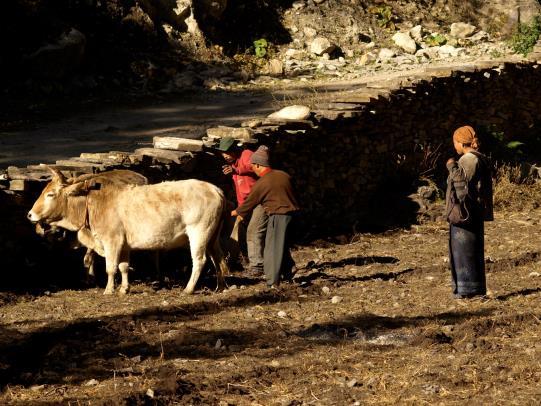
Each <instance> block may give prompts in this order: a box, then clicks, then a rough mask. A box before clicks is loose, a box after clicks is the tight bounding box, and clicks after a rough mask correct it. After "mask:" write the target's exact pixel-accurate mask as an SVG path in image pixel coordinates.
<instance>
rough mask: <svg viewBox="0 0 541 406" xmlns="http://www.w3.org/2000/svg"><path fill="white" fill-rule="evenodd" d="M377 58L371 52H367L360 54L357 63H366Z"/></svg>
mask: <svg viewBox="0 0 541 406" xmlns="http://www.w3.org/2000/svg"><path fill="white" fill-rule="evenodd" d="M376 59H377V57H376V55H374V54H373V53H372V52H368V53H366V54H363V55H361V57H360V58H359V59H358V60H357V63H358V64H359V65H361V66H364V65H368V64H369V63H372V62H374V61H375V60H376Z"/></svg>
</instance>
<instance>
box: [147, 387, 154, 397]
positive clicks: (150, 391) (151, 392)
mask: <svg viewBox="0 0 541 406" xmlns="http://www.w3.org/2000/svg"><path fill="white" fill-rule="evenodd" d="M146 395H147V396H148V397H149V398H151V399H152V398H153V397H154V390H153V389H150V388H148V390H147V393H146Z"/></svg>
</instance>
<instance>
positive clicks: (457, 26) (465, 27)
mask: <svg viewBox="0 0 541 406" xmlns="http://www.w3.org/2000/svg"><path fill="white" fill-rule="evenodd" d="M475 29H476V27H475V25H471V24H468V23H453V24H451V36H452V37H455V38H468V37H469V36H470V35H472V34H473V33H474V32H475Z"/></svg>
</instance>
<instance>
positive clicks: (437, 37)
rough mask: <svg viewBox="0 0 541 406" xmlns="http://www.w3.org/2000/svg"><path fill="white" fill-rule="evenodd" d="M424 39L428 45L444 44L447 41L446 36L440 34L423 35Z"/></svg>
mask: <svg viewBox="0 0 541 406" xmlns="http://www.w3.org/2000/svg"><path fill="white" fill-rule="evenodd" d="M424 40H425V42H426V44H427V45H428V46H429V47H436V46H440V45H445V43H446V42H447V38H445V37H444V36H443V35H441V34H430V35H429V36H427V37H425V39H424Z"/></svg>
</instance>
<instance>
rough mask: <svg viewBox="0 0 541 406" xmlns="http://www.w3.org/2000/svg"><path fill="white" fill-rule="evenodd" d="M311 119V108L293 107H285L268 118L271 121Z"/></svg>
mask: <svg viewBox="0 0 541 406" xmlns="http://www.w3.org/2000/svg"><path fill="white" fill-rule="evenodd" d="M308 117H310V108H309V107H307V106H301V105H293V106H287V107H284V108H283V109H281V110H278V111H276V112H274V113H272V114H270V115H269V116H268V118H270V119H271V120H306V119H308Z"/></svg>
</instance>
